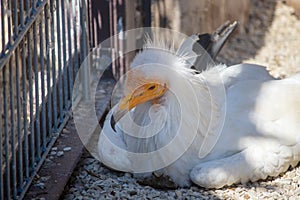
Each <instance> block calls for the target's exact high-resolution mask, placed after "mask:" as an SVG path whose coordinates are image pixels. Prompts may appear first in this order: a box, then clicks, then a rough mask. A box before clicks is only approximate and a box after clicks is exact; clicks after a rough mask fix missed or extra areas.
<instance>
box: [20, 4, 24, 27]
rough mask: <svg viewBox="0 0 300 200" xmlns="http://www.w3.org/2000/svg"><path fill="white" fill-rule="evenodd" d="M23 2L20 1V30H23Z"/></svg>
mask: <svg viewBox="0 0 300 200" xmlns="http://www.w3.org/2000/svg"><path fill="white" fill-rule="evenodd" d="M24 22H25V21H24V1H23V0H21V1H20V25H21V27H20V28H21V29H23V28H24Z"/></svg>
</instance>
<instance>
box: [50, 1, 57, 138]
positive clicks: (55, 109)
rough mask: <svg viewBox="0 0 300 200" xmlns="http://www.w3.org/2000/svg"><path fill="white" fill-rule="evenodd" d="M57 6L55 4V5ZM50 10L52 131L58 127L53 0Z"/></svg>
mask: <svg viewBox="0 0 300 200" xmlns="http://www.w3.org/2000/svg"><path fill="white" fill-rule="evenodd" d="M56 7H57V6H56ZM50 12H51V45H50V46H51V47H52V49H51V55H52V58H51V60H52V86H53V87H52V94H53V95H52V96H53V99H52V108H53V118H52V117H51V119H53V131H54V132H56V131H57V128H58V122H57V90H56V62H55V61H56V59H55V57H56V56H55V28H54V27H55V26H56V24H55V23H54V22H55V20H54V19H55V16H54V12H55V8H54V1H50Z"/></svg>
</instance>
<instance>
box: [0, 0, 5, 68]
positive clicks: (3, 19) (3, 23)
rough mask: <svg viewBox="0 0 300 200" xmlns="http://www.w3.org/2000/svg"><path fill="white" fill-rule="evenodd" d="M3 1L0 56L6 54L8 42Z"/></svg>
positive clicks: (2, 3)
mask: <svg viewBox="0 0 300 200" xmlns="http://www.w3.org/2000/svg"><path fill="white" fill-rule="evenodd" d="M0 2H1V19H2V22H1V32H2V33H1V34H2V41H1V42H2V51H1V55H0V58H1V57H2V56H4V52H5V43H6V39H5V21H6V20H5V18H6V17H5V15H4V12H5V11H4V1H3V0H2V1H0ZM0 70H1V67H0Z"/></svg>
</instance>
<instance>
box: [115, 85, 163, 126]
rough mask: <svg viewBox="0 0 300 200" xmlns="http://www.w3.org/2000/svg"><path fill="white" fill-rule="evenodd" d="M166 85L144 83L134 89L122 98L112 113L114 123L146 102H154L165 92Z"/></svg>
mask: <svg viewBox="0 0 300 200" xmlns="http://www.w3.org/2000/svg"><path fill="white" fill-rule="evenodd" d="M167 89H168V88H167V84H166V83H165V84H163V85H162V84H160V83H155V82H152V83H145V84H143V85H141V86H139V87H138V88H136V89H135V90H134V91H133V92H132V93H131V94H129V95H128V96H126V97H124V98H122V99H121V100H120V103H119V105H118V108H117V110H116V111H115V113H114V120H115V122H117V121H119V120H120V119H121V118H122V117H123V116H124V115H125V114H126V113H127V112H128V111H129V110H131V109H132V108H134V107H136V106H137V105H139V104H142V103H145V102H147V101H153V103H155V101H156V100H157V98H159V97H161V96H162V95H164V94H165V92H166V91H167Z"/></svg>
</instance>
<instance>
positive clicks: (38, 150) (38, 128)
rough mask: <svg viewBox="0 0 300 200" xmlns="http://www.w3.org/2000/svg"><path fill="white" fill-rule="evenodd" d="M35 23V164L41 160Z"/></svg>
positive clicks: (34, 28)
mask: <svg viewBox="0 0 300 200" xmlns="http://www.w3.org/2000/svg"><path fill="white" fill-rule="evenodd" d="M37 40H38V38H37V22H36V21H35V22H34V23H33V56H34V57H33V58H34V59H33V66H34V86H35V93H34V98H35V138H36V156H37V162H39V161H40V159H41V137H40V112H39V104H40V103H39V102H40V93H39V69H38V52H37Z"/></svg>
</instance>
